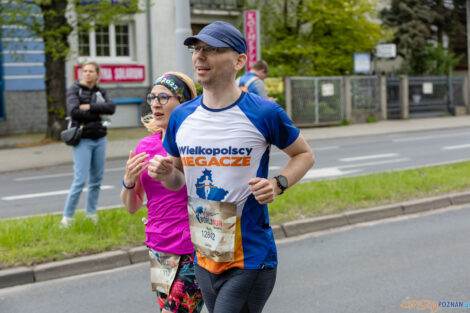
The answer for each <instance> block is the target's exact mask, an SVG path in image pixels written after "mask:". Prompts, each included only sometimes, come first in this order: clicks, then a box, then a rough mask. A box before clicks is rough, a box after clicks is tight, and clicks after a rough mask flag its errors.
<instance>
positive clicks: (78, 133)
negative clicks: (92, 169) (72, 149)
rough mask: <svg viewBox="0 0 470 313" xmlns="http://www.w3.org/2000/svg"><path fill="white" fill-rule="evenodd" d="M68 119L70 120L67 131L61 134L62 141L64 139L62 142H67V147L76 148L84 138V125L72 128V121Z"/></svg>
mask: <svg viewBox="0 0 470 313" xmlns="http://www.w3.org/2000/svg"><path fill="white" fill-rule="evenodd" d="M66 119H68V120H69V124H68V127H67V129H66V130H63V131H62V132H61V133H60V139H62V141H63V142H65V144H66V145H69V146H76V145H78V143H79V142H80V139H81V138H82V129H83V125H78V126H73V127H72V119H71V118H70V117H67V118H66Z"/></svg>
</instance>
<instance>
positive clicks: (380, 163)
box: [338, 158, 411, 168]
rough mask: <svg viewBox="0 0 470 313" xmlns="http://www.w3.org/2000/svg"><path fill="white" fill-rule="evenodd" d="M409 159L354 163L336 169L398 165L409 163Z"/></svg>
mask: <svg viewBox="0 0 470 313" xmlns="http://www.w3.org/2000/svg"><path fill="white" fill-rule="evenodd" d="M410 160H411V159H409V158H401V159H393V160H384V161H376V162H367V163H356V164H350V165H341V166H338V168H353V167H362V166H375V165H382V164H391V163H399V162H406V161H410Z"/></svg>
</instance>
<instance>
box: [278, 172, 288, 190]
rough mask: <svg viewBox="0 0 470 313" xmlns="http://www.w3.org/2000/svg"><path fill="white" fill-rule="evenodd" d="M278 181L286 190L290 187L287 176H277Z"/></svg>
mask: <svg viewBox="0 0 470 313" xmlns="http://www.w3.org/2000/svg"><path fill="white" fill-rule="evenodd" d="M277 181H278V182H279V184H280V185H281V186H282V187H283V188H284V189H286V188H287V187H288V185H289V184H288V182H287V178H286V177H285V176H282V175H279V176H277Z"/></svg>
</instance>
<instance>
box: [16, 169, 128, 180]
mask: <svg viewBox="0 0 470 313" xmlns="http://www.w3.org/2000/svg"><path fill="white" fill-rule="evenodd" d="M124 169H125V168H124V167H116V168H108V169H105V170H104V171H105V172H118V171H124ZM72 175H73V172H72V173H59V174H48V175H39V176H29V177H18V178H15V179H14V181H27V180H38V179H47V178H57V177H65V176H72Z"/></svg>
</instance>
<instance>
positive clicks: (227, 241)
mask: <svg viewBox="0 0 470 313" xmlns="http://www.w3.org/2000/svg"><path fill="white" fill-rule="evenodd" d="M188 214H189V226H190V229H191V241H192V242H193V245H194V249H196V251H197V252H199V253H201V254H202V255H203V256H205V257H207V258H209V259H211V260H213V261H215V262H233V260H234V250H235V229H236V225H237V207H236V205H235V203H230V202H219V201H211V200H205V199H199V198H193V197H189V201H188Z"/></svg>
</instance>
